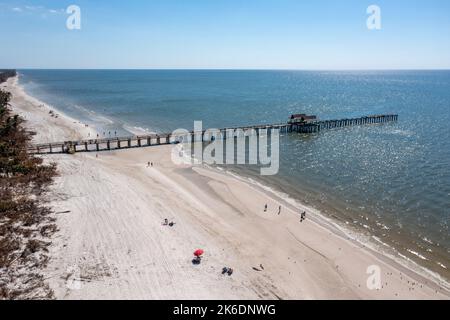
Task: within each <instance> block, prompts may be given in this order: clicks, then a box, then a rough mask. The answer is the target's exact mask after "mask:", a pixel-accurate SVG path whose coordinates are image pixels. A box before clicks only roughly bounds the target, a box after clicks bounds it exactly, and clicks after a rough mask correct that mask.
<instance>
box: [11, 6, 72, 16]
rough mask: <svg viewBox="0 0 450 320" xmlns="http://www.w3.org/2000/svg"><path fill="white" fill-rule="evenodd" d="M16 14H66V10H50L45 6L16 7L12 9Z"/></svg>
mask: <svg viewBox="0 0 450 320" xmlns="http://www.w3.org/2000/svg"><path fill="white" fill-rule="evenodd" d="M11 10H12V11H14V12H27V13H39V14H41V15H42V14H44V15H45V14H46V13H50V14H61V13H64V9H49V8H45V7H43V6H28V5H27V6H23V7H14V8H12V9H11Z"/></svg>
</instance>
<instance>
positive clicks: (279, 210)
mask: <svg viewBox="0 0 450 320" xmlns="http://www.w3.org/2000/svg"><path fill="white" fill-rule="evenodd" d="M280 214H281V206H279V207H278V215H280Z"/></svg>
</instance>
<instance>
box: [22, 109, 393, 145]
mask: <svg viewBox="0 0 450 320" xmlns="http://www.w3.org/2000/svg"><path fill="white" fill-rule="evenodd" d="M397 120H398V115H396V114H387V115H372V116H367V117H360V118H351V119H339V120H322V121H312V122H304V123H279V124H267V125H254V126H243V127H233V128H223V129H220V133H221V134H222V137H223V138H224V139H226V137H227V135H226V133H227V131H229V130H243V131H244V132H252V133H253V134H256V135H259V134H260V131H261V130H272V129H278V130H280V132H298V133H305V134H308V133H309V134H310V133H317V132H320V131H323V130H329V129H334V128H343V127H350V126H358V125H366V124H377V123H386V122H393V121H397ZM204 135H205V131H202V132H194V131H191V132H189V133H187V134H185V135H184V136H191V137H201V140H202V141H204ZM181 138H183V136H182V135H174V134H173V133H161V134H151V135H144V136H132V137H111V138H101V139H88V140H79V141H64V142H52V143H42V144H35V145H30V147H29V148H28V152H29V153H32V154H51V153H76V152H97V151H108V150H119V149H127V148H138V147H149V146H155V145H163V144H171V143H177V142H179V141H180V139H181ZM195 141H199V140H195Z"/></svg>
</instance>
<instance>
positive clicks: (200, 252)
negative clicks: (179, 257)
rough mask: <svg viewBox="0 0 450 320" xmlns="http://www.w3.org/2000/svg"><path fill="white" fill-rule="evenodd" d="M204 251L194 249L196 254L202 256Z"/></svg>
mask: <svg viewBox="0 0 450 320" xmlns="http://www.w3.org/2000/svg"><path fill="white" fill-rule="evenodd" d="M203 253H204V251H203V250H202V249H197V250H195V251H194V256H196V257H200V256H201V255H202V254H203Z"/></svg>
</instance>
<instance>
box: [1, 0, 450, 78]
mask: <svg viewBox="0 0 450 320" xmlns="http://www.w3.org/2000/svg"><path fill="white" fill-rule="evenodd" d="M71 4H75V5H78V6H79V7H80V8H81V30H68V29H67V28H66V20H67V18H68V16H69V15H68V14H66V13H65V9H66V8H67V7H68V6H69V5H71ZM372 4H376V5H378V6H379V7H380V8H381V18H382V20H381V21H382V28H381V30H368V29H367V27H366V20H367V18H368V15H367V13H366V9H367V7H368V6H369V5H372ZM0 35H1V39H2V43H3V44H4V45H2V50H0V68H146V69H147V68H232V69H243V68H245V69H450V1H448V0H429V1H426V0H409V1H406V0H387V1H385V0H383V1H381V0H370V1H365V0H345V1H338V0H315V1H313V0H311V1H301V0H134V1H133V0H130V1H116V0H108V1H106V0H96V1H92V0H81V1H78V0H70V1H64V0H58V1H53V0H47V1H25V0H17V1H16V0H0Z"/></svg>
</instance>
